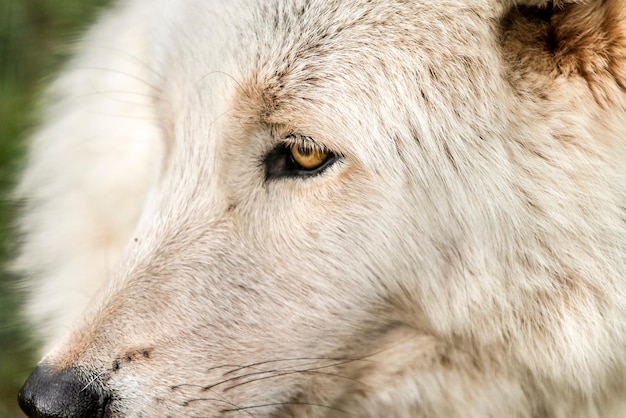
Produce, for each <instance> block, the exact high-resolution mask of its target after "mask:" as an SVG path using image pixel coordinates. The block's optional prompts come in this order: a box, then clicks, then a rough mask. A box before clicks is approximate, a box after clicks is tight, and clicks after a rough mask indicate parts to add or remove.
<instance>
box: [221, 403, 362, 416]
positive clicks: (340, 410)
mask: <svg viewBox="0 0 626 418" xmlns="http://www.w3.org/2000/svg"><path fill="white" fill-rule="evenodd" d="M284 405H304V406H316V407H320V408H326V409H330V410H333V411H337V412H341V413H343V414H346V415H349V416H353V417H356V415H355V414H353V413H351V412H349V411H346V410H344V409H340V408H336V407H333V406H329V405H324V404H318V403H312V402H275V403H266V404H261V405H250V406H243V407H239V408H236V409H223V410H221V411H220V412H234V411H243V410H247V409H257V408H266V407H270V406H284Z"/></svg>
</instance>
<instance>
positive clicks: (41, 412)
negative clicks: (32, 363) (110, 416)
mask: <svg viewBox="0 0 626 418" xmlns="http://www.w3.org/2000/svg"><path fill="white" fill-rule="evenodd" d="M18 401H19V404H20V407H21V408H22V410H23V411H24V412H25V413H26V415H28V416H29V417H30V418H93V417H95V418H101V417H103V416H104V412H105V408H106V404H107V402H108V397H107V396H106V393H105V391H104V390H103V389H102V388H101V387H100V386H99V385H97V384H93V383H92V384H90V383H89V382H88V381H85V380H84V379H83V378H81V377H80V376H79V374H77V372H76V371H75V370H73V369H64V370H60V371H56V370H53V369H51V368H50V367H48V366H46V365H45V364H40V365H39V366H37V367H36V368H35V370H34V371H33V373H32V374H31V375H30V377H29V378H28V380H27V381H26V383H24V386H23V387H22V390H20V393H19V394H18Z"/></svg>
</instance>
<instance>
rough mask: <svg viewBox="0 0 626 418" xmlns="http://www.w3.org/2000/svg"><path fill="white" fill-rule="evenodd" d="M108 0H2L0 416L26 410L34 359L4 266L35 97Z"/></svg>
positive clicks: (15, 289)
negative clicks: (24, 393)
mask: <svg viewBox="0 0 626 418" xmlns="http://www.w3.org/2000/svg"><path fill="white" fill-rule="evenodd" d="M107 2H108V0H0V418H15V417H22V416H23V415H22V414H21V413H20V412H19V408H18V407H17V401H16V396H17V391H18V390H19V388H20V386H21V384H22V382H23V381H24V379H25V378H26V376H27V375H28V373H29V372H30V369H31V368H32V367H33V366H34V364H35V363H36V361H37V358H36V355H35V354H34V351H35V350H34V347H35V344H34V343H33V342H32V340H31V339H30V338H29V336H28V331H27V329H26V327H25V326H24V324H23V321H22V320H21V319H20V318H19V316H18V314H17V312H18V309H19V308H18V307H19V305H20V300H21V299H23V295H21V294H20V293H19V291H18V289H19V286H18V282H17V279H16V278H15V277H13V276H11V275H10V274H9V273H8V272H7V269H6V263H7V261H9V260H10V259H11V256H12V254H13V253H14V251H15V248H14V246H15V235H14V233H12V231H11V225H12V223H13V222H14V217H15V214H16V213H17V211H18V210H19V208H18V207H17V206H16V205H15V204H13V203H11V201H10V199H9V194H10V191H11V188H12V185H13V184H14V183H15V181H16V177H17V173H18V172H19V169H20V163H21V162H22V161H23V154H24V149H25V147H26V142H27V135H28V131H29V129H31V128H32V127H33V125H34V124H35V123H36V120H37V117H38V114H37V106H36V103H37V102H38V99H39V98H40V97H41V93H42V91H43V89H44V88H45V86H46V83H47V82H48V81H49V80H50V79H51V78H52V77H53V75H54V74H55V72H56V71H58V69H59V68H60V67H61V65H62V63H63V62H64V61H65V60H66V59H67V57H68V56H69V55H70V53H71V50H72V48H71V45H72V43H74V41H75V40H76V39H78V37H79V35H80V33H81V32H82V31H83V30H84V28H85V27H86V26H87V25H88V24H89V23H90V22H92V21H93V19H94V18H95V17H96V16H97V13H98V11H99V10H101V9H102V7H103V6H104V4H105V3H107Z"/></svg>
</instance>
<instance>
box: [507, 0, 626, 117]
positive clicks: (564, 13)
mask: <svg viewBox="0 0 626 418" xmlns="http://www.w3.org/2000/svg"><path fill="white" fill-rule="evenodd" d="M534 3H536V4H540V6H514V7H512V8H511V10H510V11H509V13H508V14H507V15H506V16H505V18H504V19H503V21H502V30H503V31H502V35H503V37H502V45H503V51H504V55H505V58H506V59H507V60H508V62H509V63H510V65H511V67H512V69H513V70H515V73H516V74H518V75H519V76H520V77H521V78H522V79H525V78H527V76H528V75H529V74H530V73H533V74H535V75H544V76H548V77H549V79H550V80H553V79H555V78H557V77H566V78H570V77H579V78H582V79H583V80H585V81H586V83H587V84H588V86H589V88H590V90H591V92H592V93H593V95H594V98H595V99H596V101H597V102H598V103H599V104H601V105H605V104H607V103H606V102H607V101H609V102H610V101H611V100H610V97H611V96H612V95H613V93H609V90H611V89H613V88H615V86H617V87H619V89H621V90H622V91H624V90H626V1H624V0H595V1H591V2H584V3H583V2H568V3H565V2H546V1H540V2H534ZM533 78H534V77H533Z"/></svg>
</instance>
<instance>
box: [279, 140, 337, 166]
mask: <svg viewBox="0 0 626 418" xmlns="http://www.w3.org/2000/svg"><path fill="white" fill-rule="evenodd" d="M289 150H290V151H291V158H293V161H294V162H295V163H296V164H298V165H299V166H300V167H302V169H303V170H315V169H316V168H319V167H321V166H322V165H324V163H325V162H326V161H327V160H328V158H330V152H328V151H324V150H322V149H319V148H317V147H303V146H301V145H297V144H294V145H291V146H290V147H289Z"/></svg>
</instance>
